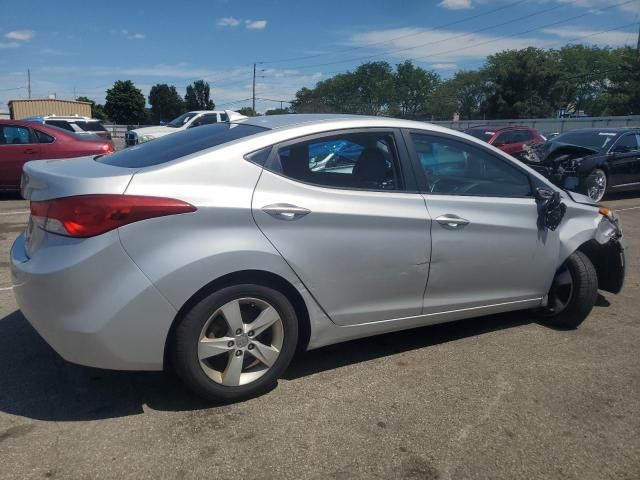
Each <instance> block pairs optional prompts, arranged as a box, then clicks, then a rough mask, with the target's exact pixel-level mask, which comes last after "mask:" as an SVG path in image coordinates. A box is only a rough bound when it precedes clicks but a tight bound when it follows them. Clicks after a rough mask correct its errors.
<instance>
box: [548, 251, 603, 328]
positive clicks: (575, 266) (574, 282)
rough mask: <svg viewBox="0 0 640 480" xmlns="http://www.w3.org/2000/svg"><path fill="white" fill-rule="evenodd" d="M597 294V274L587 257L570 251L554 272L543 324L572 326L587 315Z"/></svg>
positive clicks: (576, 325)
mask: <svg viewBox="0 0 640 480" xmlns="http://www.w3.org/2000/svg"><path fill="white" fill-rule="evenodd" d="M597 297H598V276H597V274H596V270H595V268H594V267H593V264H592V263H591V260H589V258H588V257H587V256H586V255H585V254H584V253H582V252H574V253H572V254H571V255H569V258H567V260H566V261H565V262H564V263H563V264H562V266H561V267H560V268H559V269H558V271H557V272H556V275H555V277H554V278H553V283H552V284H551V289H550V290H549V295H548V303H547V307H545V309H544V319H545V323H548V324H549V325H552V326H555V327H559V328H576V327H578V325H580V324H581V323H582V322H583V321H584V320H585V319H586V318H587V316H588V315H589V313H590V312H591V309H592V308H593V306H594V305H595V303H596V298H597Z"/></svg>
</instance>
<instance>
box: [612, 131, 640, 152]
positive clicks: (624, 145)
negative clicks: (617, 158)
mask: <svg viewBox="0 0 640 480" xmlns="http://www.w3.org/2000/svg"><path fill="white" fill-rule="evenodd" d="M635 150H638V143H637V142H636V136H635V135H634V134H632V133H631V134H629V135H625V136H624V137H620V140H618V141H617V142H616V145H615V147H613V151H614V152H617V153H626V152H633V151H635Z"/></svg>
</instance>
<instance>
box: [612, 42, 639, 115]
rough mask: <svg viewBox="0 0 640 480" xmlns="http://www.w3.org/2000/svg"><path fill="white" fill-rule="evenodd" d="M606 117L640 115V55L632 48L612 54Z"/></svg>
mask: <svg viewBox="0 0 640 480" xmlns="http://www.w3.org/2000/svg"><path fill="white" fill-rule="evenodd" d="M612 55H613V57H614V60H613V62H612V63H613V64H614V65H615V66H616V68H614V69H612V70H611V71H610V73H609V81H610V84H609V86H608V88H607V93H606V98H607V108H606V111H605V112H604V113H605V114H606V115H640V54H639V52H638V51H637V50H636V49H634V48H631V47H623V48H619V49H617V50H615V51H614V52H612Z"/></svg>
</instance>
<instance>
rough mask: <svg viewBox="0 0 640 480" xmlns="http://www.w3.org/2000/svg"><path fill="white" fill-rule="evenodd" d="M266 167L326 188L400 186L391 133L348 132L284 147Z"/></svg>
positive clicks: (383, 188) (372, 188) (398, 187)
mask: <svg viewBox="0 0 640 480" xmlns="http://www.w3.org/2000/svg"><path fill="white" fill-rule="evenodd" d="M266 168H267V169H269V170H271V171H274V172H276V173H279V174H282V175H284V176H285V177H289V178H291V179H294V180H299V181H302V182H305V183H312V184H314V185H320V186H324V187H333V188H356V189H366V190H399V189H400V173H399V172H400V170H399V168H398V157H397V154H396V148H395V143H394V141H393V134H391V133H348V134H343V135H336V136H332V137H324V138H320V139H317V140H311V141H307V142H301V143H297V144H294V145H289V146H285V147H281V148H279V149H278V151H277V154H276V155H275V156H274V157H273V159H272V160H271V161H270V162H269V164H268V165H267V166H266Z"/></svg>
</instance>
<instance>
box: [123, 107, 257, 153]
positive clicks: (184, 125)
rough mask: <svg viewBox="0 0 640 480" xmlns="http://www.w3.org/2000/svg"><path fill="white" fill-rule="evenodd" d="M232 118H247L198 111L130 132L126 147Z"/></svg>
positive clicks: (232, 113) (209, 111) (127, 135)
mask: <svg viewBox="0 0 640 480" xmlns="http://www.w3.org/2000/svg"><path fill="white" fill-rule="evenodd" d="M230 118H231V119H233V120H239V119H241V118H245V117H244V116H243V115H241V114H239V113H237V112H232V111H230V110H223V111H216V110H198V111H194V112H187V113H183V114H182V115H180V116H179V117H176V118H174V119H173V120H171V121H170V122H169V123H165V124H164V125H158V126H156V127H143V128H136V129H133V130H129V131H128V132H127V133H126V134H125V138H124V141H125V146H127V147H131V146H133V145H138V144H139V143H144V142H148V141H149V140H154V139H156V138H159V137H163V136H165V135H169V134H172V133H176V132H180V131H182V130H186V129H188V128H193V127H200V126H202V125H210V124H212V123H222V122H228V121H229V119H230Z"/></svg>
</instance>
